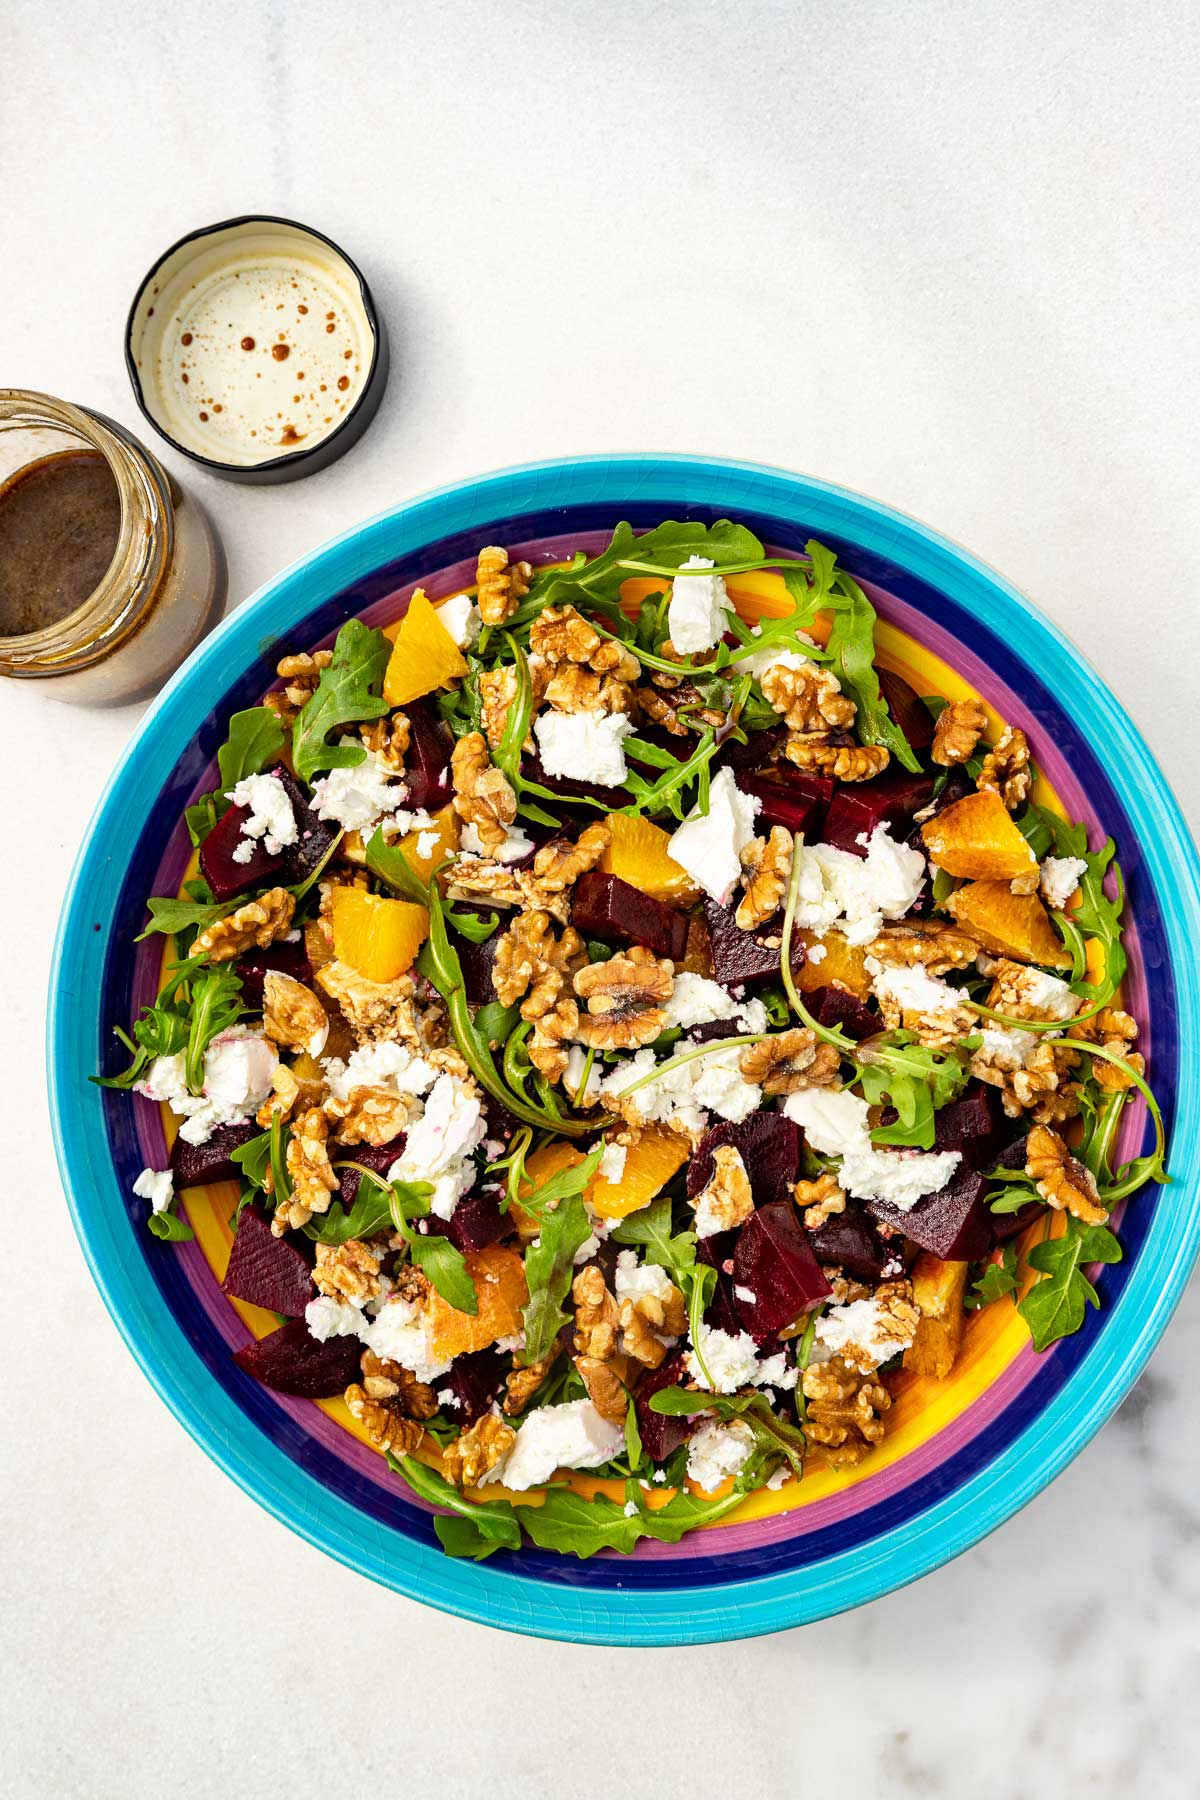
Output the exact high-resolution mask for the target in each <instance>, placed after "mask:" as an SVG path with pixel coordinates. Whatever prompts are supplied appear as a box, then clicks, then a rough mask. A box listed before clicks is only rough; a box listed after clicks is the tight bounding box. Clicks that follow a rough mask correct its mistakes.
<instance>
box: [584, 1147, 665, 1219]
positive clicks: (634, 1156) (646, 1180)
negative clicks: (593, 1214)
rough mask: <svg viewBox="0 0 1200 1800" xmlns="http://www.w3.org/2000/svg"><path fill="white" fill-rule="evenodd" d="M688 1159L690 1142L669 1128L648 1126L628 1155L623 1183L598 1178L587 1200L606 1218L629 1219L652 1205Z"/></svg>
mask: <svg viewBox="0 0 1200 1800" xmlns="http://www.w3.org/2000/svg"><path fill="white" fill-rule="evenodd" d="M687 1159H688V1145H687V1140H686V1139H685V1138H682V1137H681V1136H680V1135H679V1133H678V1132H677V1131H668V1130H667V1128H666V1126H665V1125H663V1126H655V1125H651V1126H648V1127H647V1129H646V1130H645V1131H644V1132H643V1133H642V1135H641V1137H640V1138H639V1139H638V1141H637V1143H636V1144H631V1145H630V1147H629V1149H628V1150H627V1151H626V1152H625V1167H624V1169H623V1170H622V1171H621V1177H620V1180H619V1181H605V1179H604V1177H603V1176H602V1175H595V1176H593V1178H592V1181H591V1184H590V1186H589V1187H588V1191H587V1197H588V1199H589V1201H590V1202H591V1204H592V1206H593V1207H594V1208H595V1210H596V1211H597V1212H598V1213H599V1214H600V1217H601V1218H602V1219H625V1218H628V1216H629V1214H630V1213H635V1212H639V1211H640V1210H641V1208H642V1207H643V1206H648V1205H649V1204H650V1202H651V1200H653V1198H654V1196H655V1194H657V1193H658V1192H659V1190H660V1188H664V1187H665V1186H666V1185H667V1183H668V1181H670V1179H671V1177H672V1175H674V1174H675V1173H676V1172H677V1170H679V1169H681V1168H682V1167H683V1165H684V1163H685V1162H686V1161H687Z"/></svg>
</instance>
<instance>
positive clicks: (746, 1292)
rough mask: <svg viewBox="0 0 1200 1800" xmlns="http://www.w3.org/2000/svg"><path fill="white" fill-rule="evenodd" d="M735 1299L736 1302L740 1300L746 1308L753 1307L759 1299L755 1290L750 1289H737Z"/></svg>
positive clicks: (734, 1291) (734, 1293)
mask: <svg viewBox="0 0 1200 1800" xmlns="http://www.w3.org/2000/svg"><path fill="white" fill-rule="evenodd" d="M733 1297H734V1299H735V1300H740V1301H741V1302H742V1304H743V1305H744V1306H753V1305H754V1303H755V1301H756V1300H757V1299H758V1295H757V1294H756V1293H755V1292H754V1289H753V1288H748V1287H735V1288H734V1290H733Z"/></svg>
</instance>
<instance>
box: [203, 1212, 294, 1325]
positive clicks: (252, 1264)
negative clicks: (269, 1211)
mask: <svg viewBox="0 0 1200 1800" xmlns="http://www.w3.org/2000/svg"><path fill="white" fill-rule="evenodd" d="M221 1287H222V1289H223V1291H224V1292H225V1293H227V1294H228V1295H230V1297H231V1298H232V1299H234V1300H248V1301H249V1302H250V1305H251V1306H265V1307H266V1309H267V1311H268V1312H274V1313H283V1314H284V1316H285V1317H286V1318H289V1319H301V1318H303V1317H304V1309H305V1307H306V1306H307V1305H308V1303H309V1301H310V1300H311V1299H312V1297H313V1294H314V1292H315V1290H314V1288H313V1282H312V1272H311V1270H310V1268H309V1265H308V1262H307V1260H306V1259H305V1257H304V1256H303V1255H302V1253H301V1252H300V1251H299V1250H298V1249H297V1248H296V1246H295V1244H293V1243H290V1242H289V1241H288V1239H287V1238H281V1237H275V1236H274V1235H273V1234H272V1231H271V1221H270V1219H268V1217H267V1215H266V1213H265V1212H263V1211H262V1209H261V1208H260V1207H258V1206H244V1207H243V1208H242V1211H241V1215H240V1217H239V1218H238V1225H237V1234H236V1236H235V1237H234V1240H233V1248H232V1250H230V1252H229V1266H228V1267H227V1268H226V1270H225V1279H224V1281H222V1283H221Z"/></svg>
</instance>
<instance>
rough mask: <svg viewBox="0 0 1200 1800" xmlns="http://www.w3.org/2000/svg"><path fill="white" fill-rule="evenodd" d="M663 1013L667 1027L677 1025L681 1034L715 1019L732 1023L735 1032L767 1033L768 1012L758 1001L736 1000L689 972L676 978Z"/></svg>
mask: <svg viewBox="0 0 1200 1800" xmlns="http://www.w3.org/2000/svg"><path fill="white" fill-rule="evenodd" d="M663 1011H664V1012H665V1013H666V1015H667V1023H668V1025H677V1026H679V1028H680V1030H682V1031H689V1030H691V1028H692V1027H693V1026H694V1025H709V1024H711V1023H712V1022H713V1020H714V1019H734V1020H736V1022H737V1025H738V1029H739V1030H740V1031H745V1032H751V1031H753V1032H759V1031H765V1030H766V1029H767V1009H766V1007H765V1006H764V1005H763V1003H762V1001H761V1000H742V1001H738V1000H735V999H734V998H733V996H732V995H731V994H728V993H727V992H726V991H725V989H724V988H723V987H722V986H721V984H720V982H719V981H710V980H709V978H708V976H707V975H696V974H693V972H692V971H691V970H690V969H681V970H680V971H679V973H678V974H677V975H676V977H675V985H674V987H673V988H672V989H671V996H670V999H669V1000H667V1001H666V1003H665V1005H664V1007H663Z"/></svg>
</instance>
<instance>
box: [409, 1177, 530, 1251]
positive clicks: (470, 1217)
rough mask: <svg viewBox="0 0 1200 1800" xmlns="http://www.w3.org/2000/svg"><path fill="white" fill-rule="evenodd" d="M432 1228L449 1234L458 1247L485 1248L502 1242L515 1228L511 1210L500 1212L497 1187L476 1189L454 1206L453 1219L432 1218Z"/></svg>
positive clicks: (430, 1225)
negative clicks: (510, 1214)
mask: <svg viewBox="0 0 1200 1800" xmlns="http://www.w3.org/2000/svg"><path fill="white" fill-rule="evenodd" d="M429 1229H430V1231H436V1232H438V1233H439V1234H440V1235H441V1236H442V1237H448V1238H449V1239H450V1242H451V1243H452V1244H453V1245H454V1247H455V1249H456V1250H463V1251H467V1250H482V1249H484V1248H485V1246H486V1245H488V1244H496V1243H499V1241H500V1239H501V1238H503V1237H508V1236H509V1234H510V1233H511V1232H512V1231H513V1230H514V1229H515V1227H514V1225H513V1222H512V1220H511V1219H510V1218H509V1216H508V1214H507V1213H502V1212H501V1211H500V1190H499V1188H497V1187H496V1186H494V1185H492V1186H489V1187H482V1188H472V1190H471V1192H470V1193H469V1194H464V1195H463V1196H462V1199H461V1200H460V1201H459V1202H458V1205H457V1206H456V1207H455V1208H454V1214H453V1217H452V1218H450V1219H430V1221H429Z"/></svg>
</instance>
